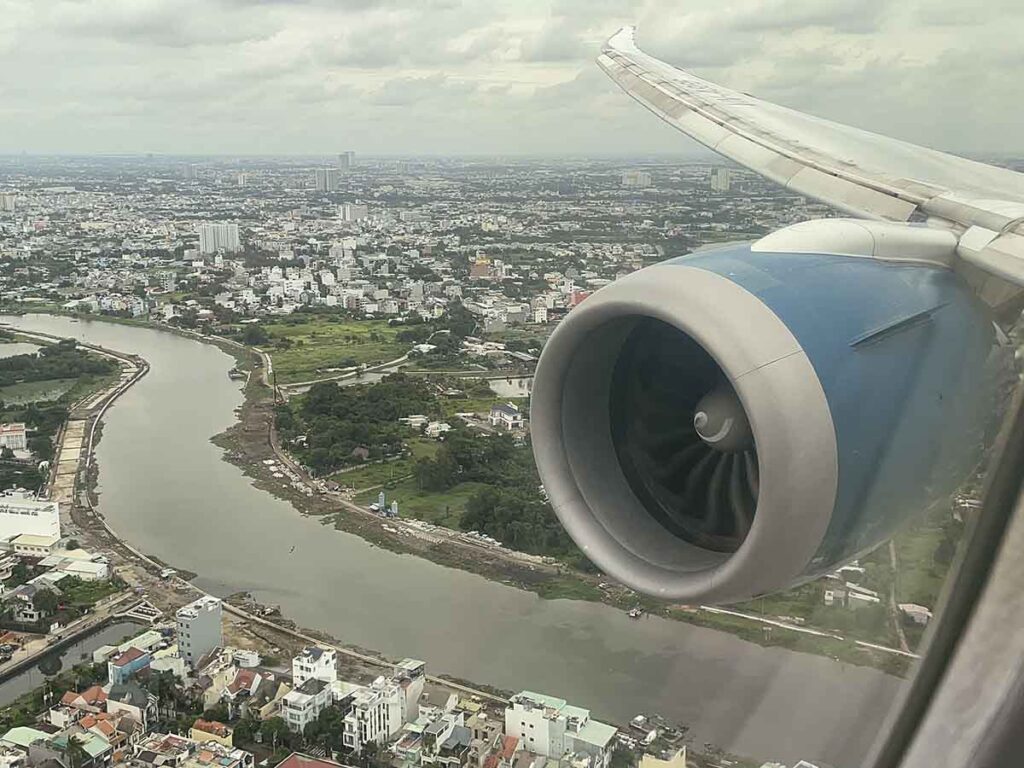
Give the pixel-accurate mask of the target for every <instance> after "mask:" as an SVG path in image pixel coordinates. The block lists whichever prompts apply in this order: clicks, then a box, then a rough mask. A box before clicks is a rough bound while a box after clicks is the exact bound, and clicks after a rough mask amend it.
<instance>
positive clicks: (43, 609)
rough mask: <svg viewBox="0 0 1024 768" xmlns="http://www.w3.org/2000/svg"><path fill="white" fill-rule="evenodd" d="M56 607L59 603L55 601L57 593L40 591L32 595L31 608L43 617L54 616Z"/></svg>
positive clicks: (45, 590)
mask: <svg viewBox="0 0 1024 768" xmlns="http://www.w3.org/2000/svg"><path fill="white" fill-rule="evenodd" d="M58 605H60V601H59V600H58V599H57V593H56V592H54V591H53V590H52V589H40V590H37V591H36V593H35V594H34V595H32V606H33V607H34V608H35V609H36V610H37V611H39V612H40V613H41V614H43V616H52V615H53V614H55V613H56V612H57V606H58Z"/></svg>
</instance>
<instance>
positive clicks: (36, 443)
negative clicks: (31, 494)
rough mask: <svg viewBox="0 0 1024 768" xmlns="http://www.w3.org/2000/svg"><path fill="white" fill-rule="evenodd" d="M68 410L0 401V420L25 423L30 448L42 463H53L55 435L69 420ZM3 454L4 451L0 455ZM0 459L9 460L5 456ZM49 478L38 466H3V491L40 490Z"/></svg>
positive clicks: (0, 482) (0, 475)
mask: <svg viewBox="0 0 1024 768" xmlns="http://www.w3.org/2000/svg"><path fill="white" fill-rule="evenodd" d="M67 414H68V411H67V408H66V407H65V406H63V405H61V404H60V403H29V404H28V405H25V406H18V405H5V404H4V403H3V401H0V421H4V422H19V421H21V422H24V423H25V424H26V425H27V426H28V428H29V429H30V430H32V434H31V436H30V437H29V438H28V448H29V450H30V451H32V453H33V455H34V456H35V458H36V459H37V460H39V461H52V460H53V455H54V450H55V449H54V445H53V436H54V435H55V434H56V432H57V430H58V429H60V427H61V425H62V424H63V423H64V420H65V419H66V418H67ZM0 454H3V452H0ZM0 458H10V457H9V456H7V455H6V454H3V455H0ZM45 481H46V475H45V473H44V472H41V471H40V470H39V468H38V465H37V464H25V463H20V462H12V463H7V464H0V491H5V490H7V489H8V488H26V489H28V490H30V491H38V490H39V489H40V488H41V487H42V485H43V483H44V482H45Z"/></svg>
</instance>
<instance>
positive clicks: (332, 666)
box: [292, 646, 338, 688]
mask: <svg viewBox="0 0 1024 768" xmlns="http://www.w3.org/2000/svg"><path fill="white" fill-rule="evenodd" d="M307 680H322V681H323V682H325V683H327V684H328V685H330V684H331V683H334V682H337V680H338V653H337V651H335V650H333V649H330V648H317V647H316V646H310V647H308V648H304V649H303V650H302V653H300V654H299V655H298V656H296V657H294V658H293V659H292V685H293V687H295V688H299V687H300V686H301V685H302V684H303V683H305V682H306V681H307Z"/></svg>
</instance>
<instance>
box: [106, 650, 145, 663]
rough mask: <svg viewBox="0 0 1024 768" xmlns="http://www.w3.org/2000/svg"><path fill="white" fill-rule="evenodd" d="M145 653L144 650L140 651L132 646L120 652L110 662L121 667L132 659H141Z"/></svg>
mask: <svg viewBox="0 0 1024 768" xmlns="http://www.w3.org/2000/svg"><path fill="white" fill-rule="evenodd" d="M145 655H146V653H145V651H140V650H139V649H138V648H135V647H134V646H133V647H131V648H129V649H128V650H127V651H125V652H124V653H122V654H121V655H120V656H118V657H117V658H116V659H114V661H113V662H111V663H112V664H113V665H114V666H115V667H123V666H125V665H126V664H131V663H132V662H133V661H136V660H138V659H141V658H142V657H143V656H145Z"/></svg>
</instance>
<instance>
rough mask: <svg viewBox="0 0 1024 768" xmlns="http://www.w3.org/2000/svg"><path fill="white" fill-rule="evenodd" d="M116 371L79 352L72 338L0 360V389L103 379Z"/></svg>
mask: <svg viewBox="0 0 1024 768" xmlns="http://www.w3.org/2000/svg"><path fill="white" fill-rule="evenodd" d="M116 371H117V365H116V363H114V362H112V361H110V360H107V359H106V358H102V357H98V356H96V355H91V354H89V353H88V352H86V351H85V350H82V349H79V348H78V345H77V343H76V342H75V340H74V339H63V340H61V341H59V342H57V343H56V344H52V345H50V346H45V347H41V348H40V350H39V351H38V352H37V353H35V354H28V355H14V356H12V357H5V358H0V387H7V386H10V385H12V384H21V383H24V382H41V381H52V380H54V379H78V378H79V377H81V376H104V375H108V374H111V373H115V372H116Z"/></svg>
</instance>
